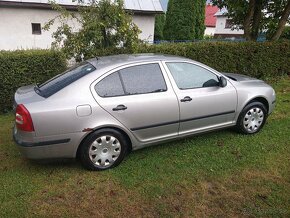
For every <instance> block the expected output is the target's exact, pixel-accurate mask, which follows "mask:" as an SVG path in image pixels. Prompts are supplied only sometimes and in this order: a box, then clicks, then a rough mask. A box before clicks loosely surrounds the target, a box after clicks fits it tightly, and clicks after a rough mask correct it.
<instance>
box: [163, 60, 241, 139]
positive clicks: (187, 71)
mask: <svg viewBox="0 0 290 218" xmlns="http://www.w3.org/2000/svg"><path fill="white" fill-rule="evenodd" d="M165 65H166V67H167V69H168V71H169V72H170V75H169V76H170V78H171V80H173V81H174V84H173V86H174V89H175V92H176V94H177V97H178V102H179V106H180V128H179V134H181V135H182V134H188V133H193V132H200V131H205V130H210V129H215V128H218V127H223V126H227V125H232V124H233V122H234V118H235V112H236V106H237V93H236V90H235V88H234V87H233V85H232V84H231V83H230V82H228V83H227V86H225V87H220V85H219V77H218V75H217V74H215V73H214V72H213V71H211V70H210V69H206V68H205V67H204V66H201V65H197V64H194V63H188V62H167V63H165Z"/></svg>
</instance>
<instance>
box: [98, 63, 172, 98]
mask: <svg viewBox="0 0 290 218" xmlns="http://www.w3.org/2000/svg"><path fill="white" fill-rule="evenodd" d="M95 90H96V92H97V93H98V95H99V96H101V97H114V96H121V95H135V94H146V93H154V92H163V91H166V90H167V87H166V84H165V80H164V78H163V75H162V72H161V69H160V67H159V64H143V65H138V66H133V67H128V68H124V69H122V70H120V71H118V72H115V73H112V74H110V75H109V76H107V77H105V78H104V79H102V80H101V81H100V82H99V83H98V84H97V85H96V86H95Z"/></svg>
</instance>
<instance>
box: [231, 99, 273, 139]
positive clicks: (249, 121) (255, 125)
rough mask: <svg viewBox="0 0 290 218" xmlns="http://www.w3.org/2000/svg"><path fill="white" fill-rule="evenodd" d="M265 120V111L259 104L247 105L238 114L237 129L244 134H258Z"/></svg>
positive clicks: (263, 106)
mask: <svg viewBox="0 0 290 218" xmlns="http://www.w3.org/2000/svg"><path fill="white" fill-rule="evenodd" d="M266 119H267V109H266V107H265V105H264V104H262V103H261V102H252V103H249V104H248V105H247V106H246V107H245V108H244V109H243V110H242V112H241V113H240V116H239V119H238V122H237V129H238V130H239V131H240V132H242V133H244V134H254V133H257V132H259V131H260V130H261V129H262V127H263V126H264V124H265V122H266Z"/></svg>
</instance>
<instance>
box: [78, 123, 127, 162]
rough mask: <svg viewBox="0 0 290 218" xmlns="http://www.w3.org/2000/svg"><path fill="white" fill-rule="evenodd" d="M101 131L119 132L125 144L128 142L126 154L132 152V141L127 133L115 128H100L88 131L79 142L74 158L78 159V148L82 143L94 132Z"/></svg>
mask: <svg viewBox="0 0 290 218" xmlns="http://www.w3.org/2000/svg"><path fill="white" fill-rule="evenodd" d="M102 129H113V130H116V131H118V132H120V133H121V134H122V135H124V137H125V138H126V140H127V142H128V146H129V147H128V153H130V152H131V151H132V140H131V138H130V136H129V135H128V133H127V132H126V131H124V130H123V129H121V128H119V127H116V126H102V127H100V128H95V129H93V130H92V131H90V132H89V133H88V134H86V135H85V137H83V139H82V140H81V142H80V143H79V145H78V148H77V151H76V158H79V155H80V148H81V146H82V144H83V142H84V141H85V140H86V139H87V138H88V137H89V136H90V135H91V134H92V133H94V132H96V131H98V130H102Z"/></svg>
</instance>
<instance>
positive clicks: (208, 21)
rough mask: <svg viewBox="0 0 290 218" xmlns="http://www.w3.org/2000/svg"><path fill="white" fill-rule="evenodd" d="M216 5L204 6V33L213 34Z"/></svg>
mask: <svg viewBox="0 0 290 218" xmlns="http://www.w3.org/2000/svg"><path fill="white" fill-rule="evenodd" d="M218 10H219V9H218V7H217V6H213V5H211V4H207V5H206V7H205V21H204V23H205V31H204V35H207V36H213V35H214V34H215V27H216V20H217V18H216V16H215V14H216V13H217V12H218Z"/></svg>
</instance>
